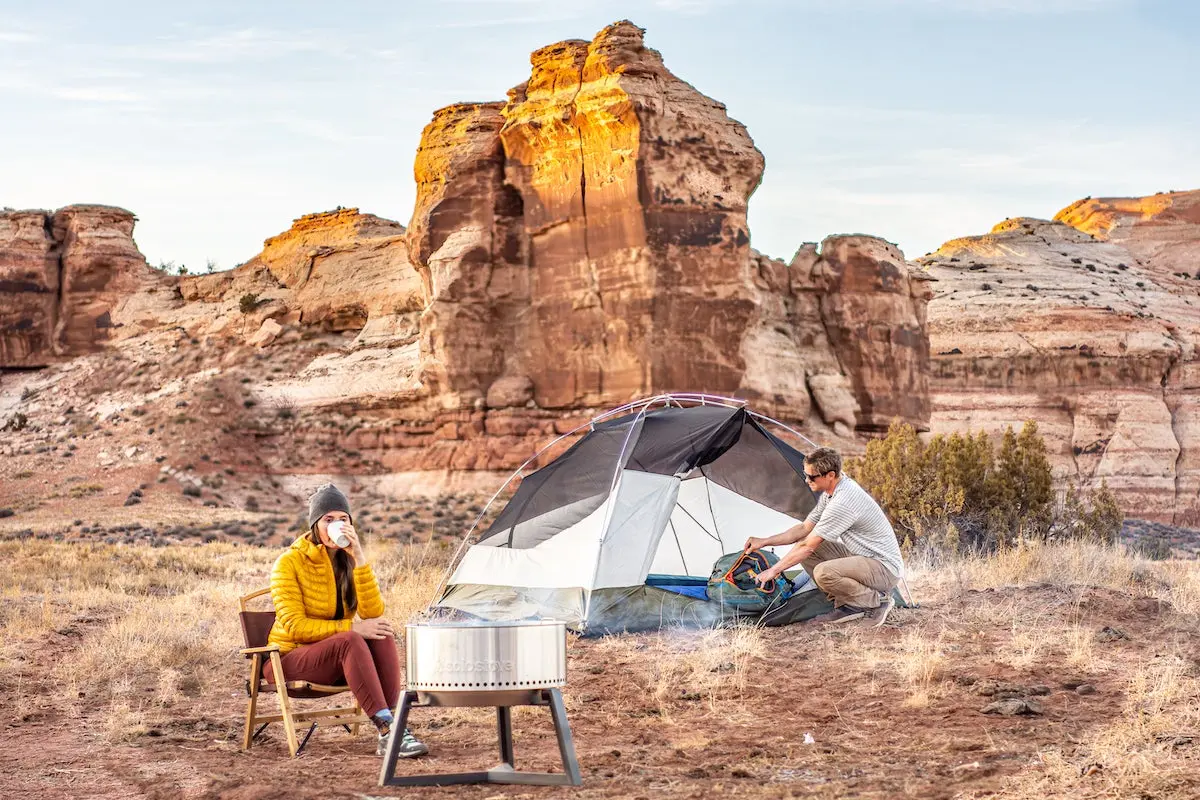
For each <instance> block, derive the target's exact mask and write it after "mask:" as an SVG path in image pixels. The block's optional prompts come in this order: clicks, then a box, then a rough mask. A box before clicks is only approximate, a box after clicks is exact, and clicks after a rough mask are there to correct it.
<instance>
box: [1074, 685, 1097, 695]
mask: <svg viewBox="0 0 1200 800" xmlns="http://www.w3.org/2000/svg"><path fill="white" fill-rule="evenodd" d="M1095 693H1096V687H1095V686H1093V685H1092V684H1090V683H1082V684H1080V685H1079V686H1076V687H1075V694H1095Z"/></svg>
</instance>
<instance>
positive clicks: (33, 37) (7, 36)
mask: <svg viewBox="0 0 1200 800" xmlns="http://www.w3.org/2000/svg"><path fill="white" fill-rule="evenodd" d="M40 41H42V37H40V36H38V35H37V34H33V33H28V32H27V31H4V30H0V42H4V43H5V44H32V43H34V42H40Z"/></svg>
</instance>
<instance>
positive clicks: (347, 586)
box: [308, 520, 358, 619]
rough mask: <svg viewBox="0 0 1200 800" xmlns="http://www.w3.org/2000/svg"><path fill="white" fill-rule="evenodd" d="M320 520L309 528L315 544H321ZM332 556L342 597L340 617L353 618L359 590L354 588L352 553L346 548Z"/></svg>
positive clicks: (334, 575)
mask: <svg viewBox="0 0 1200 800" xmlns="http://www.w3.org/2000/svg"><path fill="white" fill-rule="evenodd" d="M319 522H320V520H318V521H317V522H314V523H313V526H312V527H311V528H309V530H308V540H309V541H310V542H312V543H313V544H321V534H320V533H318V532H317V525H318V524H319ZM332 556H333V558H332V561H333V580H334V583H336V584H337V589H338V596H339V597H341V598H342V616H341V617H340V619H352V618H353V617H354V612H355V611H358V592H357V591H355V589H354V567H353V566H351V564H350V554H349V553H347V552H346V551H345V550H335V551H333V553H332Z"/></svg>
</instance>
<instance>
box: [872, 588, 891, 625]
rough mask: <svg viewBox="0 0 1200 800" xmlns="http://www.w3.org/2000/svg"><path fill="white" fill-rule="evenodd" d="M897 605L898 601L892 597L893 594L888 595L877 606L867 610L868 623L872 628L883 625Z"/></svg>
mask: <svg viewBox="0 0 1200 800" xmlns="http://www.w3.org/2000/svg"><path fill="white" fill-rule="evenodd" d="M895 607H896V601H895V600H893V599H892V596H891V595H886V596H885V597H884V598H883V600H881V601H880V602H879V605H878V606H877V607H876V608H872V609H871V610H870V611H869V612H867V623H868V624H869V625H870V626H871V627H872V628H879V627H882V626H883V623H885V622H887V617H888V614H889V613H891V611H892V609H893V608H895Z"/></svg>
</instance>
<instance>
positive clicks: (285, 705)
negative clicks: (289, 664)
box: [271, 652, 300, 758]
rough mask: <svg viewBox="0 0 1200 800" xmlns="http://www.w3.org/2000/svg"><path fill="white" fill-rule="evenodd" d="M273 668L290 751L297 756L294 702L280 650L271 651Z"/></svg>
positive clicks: (298, 745) (297, 743) (298, 746)
mask: <svg viewBox="0 0 1200 800" xmlns="http://www.w3.org/2000/svg"><path fill="white" fill-rule="evenodd" d="M271 668H272V671H273V672H274V673H275V689H276V692H275V693H276V694H277V695H279V714H280V716H282V717H283V730H284V732H285V733H286V734H287V743H288V753H289V754H290V755H291V756H292V757H293V758H295V757H296V751H298V750H299V749H300V742H299V741H298V740H297V738H296V721H295V720H294V719H292V704H291V701H290V698H289V697H288V693H287V680H286V679H285V678H284V676H283V661H282V659H280V657H279V653H278V652H273V653H271Z"/></svg>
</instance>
